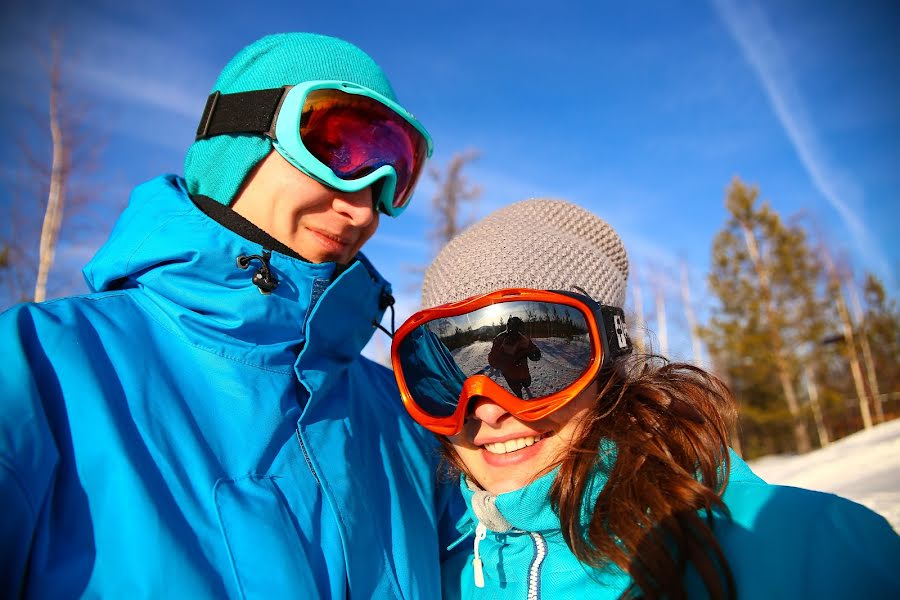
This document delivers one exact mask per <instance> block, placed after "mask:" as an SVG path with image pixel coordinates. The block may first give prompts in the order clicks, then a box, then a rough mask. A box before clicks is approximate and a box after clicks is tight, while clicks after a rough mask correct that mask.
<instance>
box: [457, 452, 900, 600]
mask: <svg viewBox="0 0 900 600" xmlns="http://www.w3.org/2000/svg"><path fill="white" fill-rule="evenodd" d="M556 473H557V471H556V470H555V471H552V472H551V473H548V474H547V475H544V476H543V477H541V478H540V479H537V480H536V481H534V482H532V483H531V484H529V485H527V486H525V487H524V488H521V489H519V490H515V491H512V492H509V493H506V494H500V495H497V496H493V497H492V498H488V499H486V498H485V497H484V496H481V497H479V498H478V499H477V500H475V498H476V491H474V490H472V489H470V488H469V486H468V485H467V483H466V481H465V477H463V481H462V483H461V488H462V492H463V495H464V496H465V498H466V500H467V503H468V505H469V508H468V511H467V512H466V514H465V516H464V517H463V518H462V519H461V520H460V522H459V523H458V527H459V530H460V532H464V537H463V538H461V539H460V540H458V541H457V542H458V543H466V544H468V545H469V548H470V551H469V554H468V556H465V555H462V554H460V555H458V556H456V557H454V558H453V559H452V560H449V561H447V562H446V563H445V564H444V569H443V576H444V595H445V597H448V598H450V597H452V598H486V599H487V598H490V599H494V598H504V599H515V598H522V599H523V600H524V599H529V600H535V599H540V598H548V599H549V598H553V599H557V598H559V599H569V598H572V599H576V598H577V599H580V598H591V599H598V600H599V599H603V598H619V597H620V596H621V595H622V594H623V593H624V592H625V591H626V590H627V589H628V587H629V586H630V585H631V578H630V577H629V576H628V575H627V574H626V573H625V572H624V571H622V570H621V569H620V568H618V567H617V566H616V565H611V566H609V567H607V568H605V569H604V570H602V571H598V570H595V569H592V568H588V567H586V566H585V565H584V564H583V563H581V562H579V561H578V559H577V558H576V557H575V555H574V554H572V552H571V550H570V549H569V547H568V546H567V545H566V542H565V540H564V539H563V537H562V532H561V531H560V523H559V518H558V516H557V515H556V513H555V512H554V511H553V510H552V508H551V507H550V497H549V493H550V487H551V485H552V484H553V481H554V479H555V477H556ZM605 482H606V479H605V475H603V474H602V473H601V472H600V470H599V469H598V470H597V471H596V474H595V476H594V479H593V480H592V481H591V482H590V483H589V485H588V488H587V494H588V495H589V497H593V498H596V496H597V495H598V494H599V493H600V490H601V489H602V487H603V485H604V484H605ZM482 494H483V492H482ZM723 500H724V502H725V505H726V506H727V507H728V509H729V510H730V512H731V518H730V519H729V518H728V517H726V516H725V515H723V514H716V516H715V518H714V522H713V531H714V533H715V535H716V539H717V540H718V541H719V544H720V545H721V547H722V551H723V552H724V554H725V557H726V558H727V560H728V563H729V566H730V568H731V571H732V574H733V575H734V579H735V585H736V590H737V597H738V598H766V599H767V600H768V599H782V598H783V599H785V600H787V599H793V598H834V599H839V598H840V599H843V598H900V572H898V566H900V538H898V536H897V534H896V533H894V530H893V529H892V528H891V526H890V524H888V522H887V521H886V520H885V519H884V518H883V517H881V516H880V515H878V514H876V513H874V512H873V511H871V510H869V509H868V508H865V507H864V506H861V505H859V504H856V503H855V502H851V501H850V500H846V499H844V498H841V497H839V496H835V495H832V494H824V493H820V492H813V491H809V490H804V489H799V488H792V487H786V486H779V485H769V484H767V483H766V482H764V481H763V480H762V479H760V478H759V477H757V476H756V475H755V474H754V473H753V472H752V471H751V470H750V467H748V466H747V464H746V463H745V462H744V461H742V460H741V459H740V458H739V457H738V456H737V455H736V454H734V453H733V452H732V453H731V471H730V478H729V482H728V486H727V488H726V490H725V493H724V494H723ZM486 501H487V502H490V503H492V504H493V505H494V507H493V508H492V509H489V510H488V513H485V509H484V508H481V507H483V506H485V502H486ZM494 509H496V510H497V511H499V513H500V515H502V517H503V518H502V519H499V520H498V519H497V517H496V512H494V513H493V517H492V515H491V514H489V513H490V512H492V511H493V510H494ZM479 513H481V514H482V518H484V520H489V519H487V518H485V517H492V518H491V519H490V520H492V521H493V522H494V523H495V524H494V525H493V527H495V528H496V529H503V531H497V530H491V529H490V528H488V527H487V526H486V525H485V523H484V522H482V521H481V520H480V519H479V516H478V514H479ZM498 521H499V523H501V524H502V527H498V526H497V525H496V523H497V522H498ZM504 521H505V522H504ZM476 555H477V557H478V559H479V560H480V561H481V566H480V569H479V568H478V565H476V564H475V563H474V559H475V558H476ZM477 571H480V574H479V573H477ZM476 575H480V577H481V579H482V580H483V587H479V586H478V585H477V584H476V581H477V579H476ZM478 582H479V583H482V581H478ZM684 583H685V588H686V591H687V597H688V598H706V597H708V595H707V592H706V588H705V587H704V586H703V584H702V582H701V580H700V577H699V575H698V574H697V573H696V572H695V571H693V570H692V569H690V568H689V569H688V571H687V573H686V574H685V579H684Z"/></svg>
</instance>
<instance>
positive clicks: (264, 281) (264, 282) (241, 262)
mask: <svg viewBox="0 0 900 600" xmlns="http://www.w3.org/2000/svg"><path fill="white" fill-rule="evenodd" d="M271 258H272V253H271V252H269V251H268V250H263V253H262V255H259V254H247V255H244V254H242V255H240V256H238V257H237V266H238V267H240V268H242V269H248V268H249V267H250V261H253V260H258V261H259V262H261V263H262V265H261V266H260V267H259V269H257V271H256V273H254V274H253V277H252V278H251V279H250V281H252V282H253V285H255V286H256V287H258V288H259V293H260V294H271V293H272V290H274V289H275V288H276V287H278V280H277V279H275V276H274V275H272V271H271V270H270V269H269V260H270V259H271Z"/></svg>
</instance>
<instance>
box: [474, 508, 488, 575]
mask: <svg viewBox="0 0 900 600" xmlns="http://www.w3.org/2000/svg"><path fill="white" fill-rule="evenodd" d="M486 537H487V527H485V526H484V523H482V522H480V521H479V522H478V526H477V527H475V558H474V559H473V560H472V569H473V570H474V571H475V587H477V588H483V587H484V570H483V569H482V562H481V555H480V554H479V553H478V544H479V543H480V542H481V540H483V539H484V538H486Z"/></svg>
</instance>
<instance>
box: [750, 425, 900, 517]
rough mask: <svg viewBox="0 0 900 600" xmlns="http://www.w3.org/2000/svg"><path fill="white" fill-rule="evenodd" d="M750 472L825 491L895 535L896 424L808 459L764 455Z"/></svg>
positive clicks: (899, 446)
mask: <svg viewBox="0 0 900 600" xmlns="http://www.w3.org/2000/svg"><path fill="white" fill-rule="evenodd" d="M750 468H752V469H753V471H754V472H755V473H756V474H757V475H759V476H760V477H762V478H763V479H765V480H766V481H768V482H769V483H777V484H781V485H792V486H796V487H802V488H807V489H811V490H819V491H822V492H831V493H833V494H838V495H839V496H844V497H845V498H849V499H851V500H854V501H856V502H859V503H860V504H864V505H865V506H868V507H869V508H871V509H872V510H874V511H876V512H878V513H880V514H882V515H884V517H885V518H886V519H887V520H888V521H890V523H891V525H893V527H894V530H895V531H898V532H900V419H895V420H893V421H891V422H888V423H882V424H880V425H878V426H876V427H873V428H872V429H869V430H868V431H860V432H857V433H854V434H853V435H850V436H847V437H845V438H843V439H840V440H838V441H837V442H834V443H833V444H831V445H830V446H827V447H825V448H821V449H819V450H816V451H814V452H810V453H809V454H803V455H799V456H785V455H778V456H765V457H763V458H760V459H757V460H755V461H753V462H751V463H750Z"/></svg>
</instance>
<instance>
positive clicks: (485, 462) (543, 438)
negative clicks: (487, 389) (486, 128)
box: [449, 382, 598, 494]
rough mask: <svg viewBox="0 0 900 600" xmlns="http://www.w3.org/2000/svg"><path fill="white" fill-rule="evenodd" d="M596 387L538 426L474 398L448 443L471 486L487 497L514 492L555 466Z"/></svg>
mask: <svg viewBox="0 0 900 600" xmlns="http://www.w3.org/2000/svg"><path fill="white" fill-rule="evenodd" d="M597 385H598V384H597V382H594V383H592V384H591V385H589V386H588V387H587V388H585V389H584V391H582V392H581V393H580V394H579V395H578V396H577V397H576V398H575V399H574V400H572V401H571V402H569V403H568V404H567V405H565V406H564V407H563V408H561V409H559V410H558V411H556V412H554V413H552V414H551V415H549V416H547V417H545V418H543V419H541V420H539V421H520V420H519V419H517V418H515V417H514V416H512V415H511V414H510V413H508V412H506V409H504V408H502V407H501V406H499V405H498V404H495V403H494V402H493V401H491V400H490V399H488V398H485V397H483V396H482V397H479V398H477V400H476V403H475V409H474V411H473V413H472V414H471V415H470V416H469V417H468V418H467V419H466V422H465V424H464V425H463V429H462V431H460V432H459V433H458V434H457V435H454V436H450V437H449V440H450V443H451V444H453V448H454V449H455V450H456V453H457V454H458V455H459V458H460V459H461V460H462V462H463V464H465V466H466V469H467V470H468V472H469V473H470V474H471V476H472V477H473V478H474V479H475V481H476V482H477V483H478V484H479V485H480V486H481V487H482V488H484V489H485V490H487V491H489V492H491V493H492V494H502V493H504V492H510V491H512V490H517V489H519V488H521V487H523V486H525V485H527V484H529V483H530V482H531V481H533V480H534V479H536V478H537V477H539V476H540V475H543V474H544V473H546V472H547V471H549V470H550V469H551V468H553V467H554V466H556V464H557V463H559V462H560V460H561V459H562V457H563V455H564V453H565V450H566V449H567V448H568V447H569V444H570V443H571V442H572V440H573V439H574V438H575V435H576V434H577V432H578V426H579V424H580V422H581V421H582V420H583V419H584V417H585V415H586V414H587V412H588V410H589V409H590V408H591V406H593V404H594V403H595V402H596V400H597V394H598V388H597Z"/></svg>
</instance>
